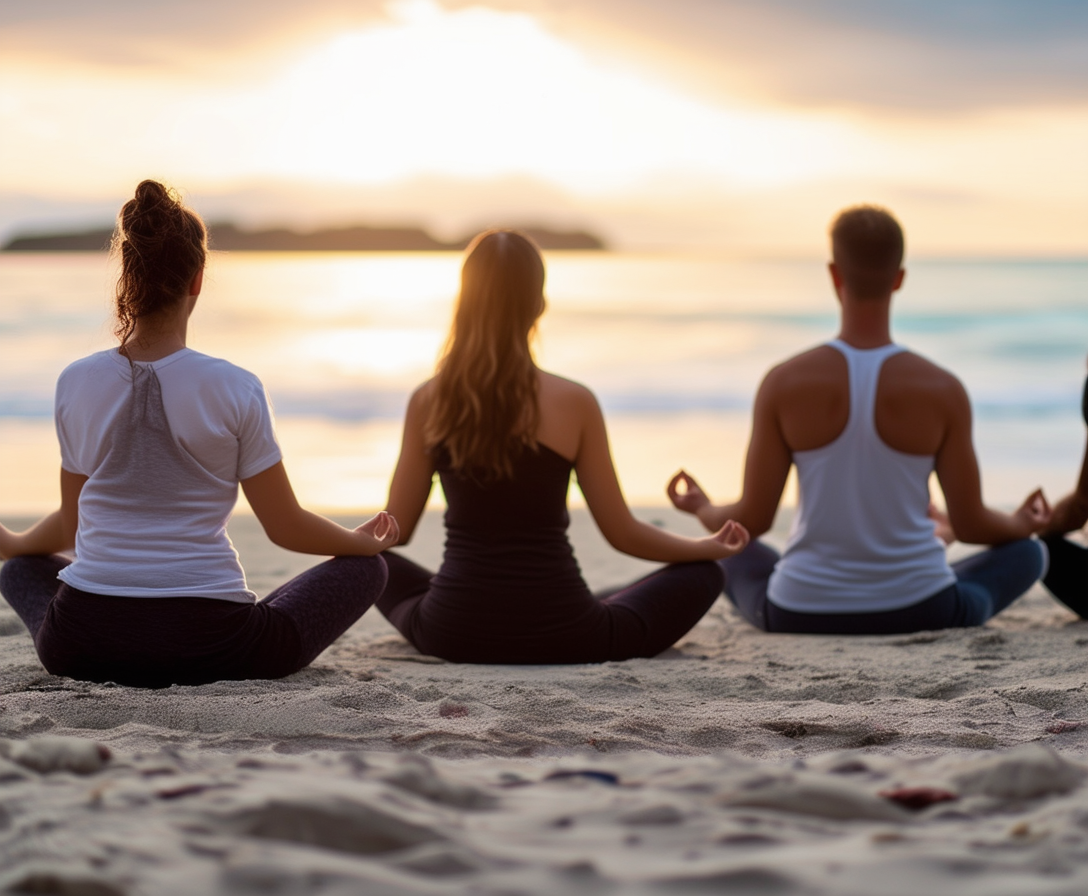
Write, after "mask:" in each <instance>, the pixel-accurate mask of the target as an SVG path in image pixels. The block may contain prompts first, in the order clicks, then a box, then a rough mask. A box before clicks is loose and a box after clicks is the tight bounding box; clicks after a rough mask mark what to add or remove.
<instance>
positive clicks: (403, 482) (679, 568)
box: [378, 230, 748, 663]
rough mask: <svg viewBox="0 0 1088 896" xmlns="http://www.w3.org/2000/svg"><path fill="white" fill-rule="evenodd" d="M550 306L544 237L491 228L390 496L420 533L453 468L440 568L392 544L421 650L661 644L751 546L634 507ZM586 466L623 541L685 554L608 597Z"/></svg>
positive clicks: (397, 604) (417, 405)
mask: <svg viewBox="0 0 1088 896" xmlns="http://www.w3.org/2000/svg"><path fill="white" fill-rule="evenodd" d="M543 311H544V263H543V261H542V260H541V257H540V253H539V252H538V251H537V249H536V247H535V246H534V245H533V244H532V243H531V242H530V241H529V240H528V239H527V238H526V237H525V236H523V235H521V234H520V233H517V232H515V231H508V230H492V231H488V232H485V233H482V234H480V235H479V236H478V237H476V239H475V240H474V241H473V242H472V244H471V245H470V246H469V248H468V251H467V255H466V257H465V262H464V267H463V270H462V274H461V292H460V296H459V298H458V301H457V307H456V311H455V315H454V321H453V327H452V330H451V332H450V335H449V339H448V341H447V344H446V348H445V352H444V354H443V356H442V359H441V361H440V362H439V365H438V371H437V373H436V375H435V376H434V378H433V379H431V380H429V381H427V382H426V383H424V384H423V385H422V386H420V387H419V388H418V389H417V390H416V391H415V393H414V394H413V395H412V398H411V400H410V401H409V404H408V412H407V415H406V417H405V422H404V437H403V442H402V445H401V453H400V459H399V460H398V462H397V467H396V471H395V472H394V474H393V480H392V483H391V485H390V489H389V503H388V506H387V510H388V511H389V512H390V513H391V514H392V515H393V516H395V517H396V518H397V520H398V522H399V523H400V526H401V536H402V543H406V542H407V541H408V539H409V538H410V537H411V535H412V531H413V530H414V528H415V526H416V523H417V522H418V521H419V517H420V515H421V514H422V513H423V509H424V507H425V505H426V503H427V497H428V495H429V494H430V491H431V485H432V480H433V478H434V474H435V473H436V472H437V473H438V476H439V477H440V479H441V482H442V489H443V492H444V493H445V496H446V502H447V505H448V509H447V511H446V532H447V537H446V550H445V557H444V559H443V562H442V566H441V568H440V569H439V570H438V572H437V573H436V574H435V573H431V572H430V571H428V570H426V569H424V568H422V567H420V566H418V565H417V564H415V563H413V562H411V561H410V560H407V559H406V558H404V557H401V556H399V555H396V554H392V553H390V554H387V555H386V562H387V564H388V567H389V584H388V585H387V587H386V590H385V593H384V594H383V595H382V597H381V599H380V600H379V601H378V608H379V609H380V610H381V611H382V613H384V614H385V616H386V617H387V618H388V619H389V621H390V622H392V623H393V625H394V626H396V628H397V629H398V630H399V631H400V632H401V634H403V635H404V637H405V638H407V639H408V640H409V641H410V642H411V643H412V644H413V645H415V646H416V647H417V648H418V649H419V650H421V651H422V652H424V653H428V654H433V655H436V656H440V657H443V658H445V659H448V660H453V661H458V662H476V663H591V662H604V661H606V660H622V659H628V658H631V657H646V656H654V655H655V654H658V653H660V652H661V651H663V650H665V649H666V648H668V647H669V646H670V645H672V644H674V643H675V642H676V641H677V640H678V639H679V638H680V637H682V636H683V635H684V634H685V633H686V632H687V631H688V630H689V629H690V628H691V627H692V626H693V625H695V623H696V622H698V621H699V619H700V618H702V616H703V614H704V613H706V611H707V610H708V609H709V608H710V606H711V604H713V603H714V600H715V599H716V598H717V596H718V594H719V593H720V592H721V589H722V575H721V571H720V570H719V568H718V566H717V565H716V564H715V563H713V562H712V561H713V560H716V559H719V558H722V557H727V556H731V555H732V554H735V553H737V552H738V551H740V550H741V549H743V548H744V546H745V545H746V544H747V543H748V533H747V532H746V531H745V530H744V528H743V527H742V526H740V525H739V524H737V523H734V522H727V523H726V524H725V525H724V526H722V528H721V529H720V530H719V531H718V532H717V533H715V534H714V535H712V536H708V537H705V538H685V537H683V536H679V535H674V534H671V533H668V532H665V531H663V530H661V529H658V528H656V527H654V526H650V525H647V524H645V523H642V522H639V521H638V520H636V519H635V518H634V517H633V516H632V515H631V512H630V510H628V507H627V504H626V502H625V501H624V498H623V493H622V492H621V491H620V486H619V482H618V481H617V479H616V471H615V469H614V468H613V465H612V457H611V454H610V452H609V447H608V436H607V434H606V432H605V425H604V419H603V417H602V415H601V410H600V407H599V406H598V404H597V401H596V399H595V398H594V397H593V394H592V393H591V392H590V391H589V390H588V389H586V388H585V387H584V386H581V385H579V384H577V383H574V382H571V381H570V380H566V379H563V378H561V377H558V376H556V375H554V374H551V373H546V372H545V371H543V370H541V369H540V368H539V367H537V366H536V364H535V362H534V360H533V355H532V351H531V342H532V337H533V335H534V331H535V328H536V323H537V320H538V319H539V317H540V315H541V314H542V313H543ZM572 470H573V471H574V472H575V474H576V475H577V477H578V484H579V486H580V488H581V490H582V493H583V494H584V495H585V498H586V503H587V504H588V505H589V510H590V512H591V513H592V515H593V518H594V520H595V521H596V523H597V525H598V527H599V528H600V530H601V532H602V534H603V535H604V537H605V538H606V539H607V540H608V542H609V543H610V544H611V545H612V546H613V547H614V548H616V549H617V550H620V551H623V552H624V553H627V554H631V555H633V556H635V557H641V558H643V559H646V560H655V561H661V562H666V563H670V564H674V565H671V566H667V567H665V568H663V569H661V570H659V571H657V572H655V573H653V574H651V575H649V576H647V577H646V578H644V579H642V580H640V581H638V582H636V583H634V584H633V585H631V586H629V587H627V588H624V589H622V590H619V591H616V592H614V593H611V594H609V595H608V596H606V597H601V598H596V597H594V596H593V594H591V593H590V591H589V589H588V587H587V586H586V584H585V582H584V581H583V579H582V576H581V572H580V571H579V569H578V565H577V563H576V561H575V559H574V555H573V552H572V550H571V546H570V543H569V541H568V540H567V535H566V528H567V525H568V523H569V516H568V513H567V507H566V497H567V487H568V484H569V480H570V474H571V471H572ZM700 561H701V562H700Z"/></svg>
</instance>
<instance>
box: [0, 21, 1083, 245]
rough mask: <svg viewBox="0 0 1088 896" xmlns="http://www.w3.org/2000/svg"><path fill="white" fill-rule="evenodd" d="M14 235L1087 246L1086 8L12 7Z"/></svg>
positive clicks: (8, 187) (1, 48) (5, 225)
mask: <svg viewBox="0 0 1088 896" xmlns="http://www.w3.org/2000/svg"><path fill="white" fill-rule="evenodd" d="M0 135H2V136H0V238H3V237H4V236H6V235H10V234H11V233H12V232H15V231H20V230H21V231H26V230H47V229H50V228H53V227H56V226H60V225H65V226H67V225H92V224H103V223H106V222H108V221H109V220H110V219H111V218H112V215H113V213H114V212H115V210H116V208H117V207H118V206H119V204H120V203H121V202H122V201H123V200H124V199H125V198H126V197H127V196H128V195H130V194H131V190H132V187H133V186H134V185H135V183H136V182H137V181H139V180H140V179H142V178H143V177H157V178H160V179H163V180H166V181H168V182H170V183H172V184H174V185H176V186H178V187H180V188H182V190H183V191H184V192H185V193H186V194H187V195H188V196H189V197H190V200H191V202H192V203H193V204H194V205H195V206H196V207H197V209H198V210H199V211H201V212H202V213H204V215H205V216H206V217H208V218H210V219H213V220H215V219H226V218H231V219H234V220H237V221H239V222H241V223H243V224H248V225H251V226H259V225H270V224H276V225H280V224H288V225H292V226H298V227H314V226H320V225H330V224H343V223H349V222H350V223H356V222H359V223H372V224H383V223H387V224H397V225H400V224H421V225H424V226H427V227H429V228H430V229H432V230H433V231H434V232H435V233H436V234H437V235H440V236H447V237H448V236H460V235H462V234H463V233H464V232H466V231H469V230H473V229H476V228H478V227H481V226H488V225H492V224H545V225H550V226H558V227H585V228H588V229H591V230H594V231H596V232H598V233H600V234H601V235H602V236H604V237H605V238H606V240H607V241H608V242H609V243H610V244H611V245H613V246H616V247H618V248H626V249H636V250H637V249H673V250H684V249H695V250H708V249H709V250H714V251H720V252H732V253H736V254H763V255H768V254H769V255H774V254H783V255H792V254H803V255H808V254H813V253H817V252H822V251H824V244H825V241H826V227H827V222H828V220H829V219H830V218H831V217H832V216H833V214H834V212H835V211H836V210H837V209H838V208H841V207H843V206H845V205H850V204H854V203H857V202H877V203H880V204H884V205H887V206H888V207H890V208H892V210H893V211H895V212H896V213H897V215H898V216H899V217H900V218H901V220H903V222H904V224H905V226H906V228H907V231H908V240H909V244H910V246H911V247H912V249H913V250H914V251H917V252H921V253H923V254H929V255H963V254H970V255H995V256H1033V255H1048V256H1055V255H1056V256H1068V255H1076V256H1084V255H1088V3H1084V2H1083V0H670V2H669V3H667V4H664V3H660V2H658V0H478V2H471V0H469V2H463V0H383V2H378V0H307V2H306V3H299V2H297V0H260V2H258V0H159V2H155V3H148V2H147V0H95V2H86V0H20V2H16V0H0Z"/></svg>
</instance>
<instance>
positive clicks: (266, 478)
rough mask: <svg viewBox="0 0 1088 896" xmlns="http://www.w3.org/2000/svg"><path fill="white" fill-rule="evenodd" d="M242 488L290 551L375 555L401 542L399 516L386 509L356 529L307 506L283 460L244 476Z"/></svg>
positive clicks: (272, 537) (269, 531)
mask: <svg viewBox="0 0 1088 896" xmlns="http://www.w3.org/2000/svg"><path fill="white" fill-rule="evenodd" d="M242 490H243V491H244V492H245V494H246V499H247V500H248V501H249V505H250V507H252V508H253V512H254V513H255V514H256V515H257V519H258V520H260V521H261V526H263V527H264V531H265V533H266V534H267V535H268V537H269V539H270V540H271V541H272V542H273V543H274V544H277V545H279V546H280V547H281V548H286V549H287V550H289V551H298V552H299V553H301V554H326V555H330V556H341V557H348V556H367V557H368V556H373V555H374V554H377V553H378V552H379V551H383V550H385V549H386V548H387V547H391V546H392V545H394V544H396V543H397V538H398V537H399V533H398V531H397V522H396V520H395V519H394V518H393V517H391V516H390V515H389V514H387V513H386V512H385V511H382V512H381V513H379V514H378V515H377V516H375V517H373V518H371V519H369V520H367V522H365V523H363V525H361V526H359V527H358V528H356V529H346V528H344V527H343V526H341V525H340V524H339V523H335V522H333V521H332V520H330V519H328V518H327V517H323V516H321V515H320V514H317V513H311V512H310V511H309V510H304V509H303V508H302V507H301V506H300V505H299V503H298V499H297V498H296V497H295V492H294V489H292V488H291V482H290V480H289V479H288V478H287V470H285V469H284V466H283V462H282V461H280V462H279V463H276V464H273V465H272V466H271V467H269V468H268V469H267V470H265V471H264V472H262V473H258V474H257V475H256V476H250V477H249V478H248V479H243V480H242Z"/></svg>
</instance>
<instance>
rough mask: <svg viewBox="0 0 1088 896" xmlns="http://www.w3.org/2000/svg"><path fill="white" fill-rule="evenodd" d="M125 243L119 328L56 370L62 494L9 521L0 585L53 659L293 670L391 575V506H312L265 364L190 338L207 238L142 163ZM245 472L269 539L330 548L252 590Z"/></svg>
mask: <svg viewBox="0 0 1088 896" xmlns="http://www.w3.org/2000/svg"><path fill="white" fill-rule="evenodd" d="M114 248H115V250H116V252H117V253H118V255H119V256H120V267H121V271H120V277H119V279H118V283H117V293H116V311H117V319H118V325H117V331H116V332H117V336H118V341H119V345H118V347H116V348H112V349H109V350H107V351H102V352H98V353H97V354H94V355H91V356H89V357H87V358H83V359H82V360H80V361H76V362H75V363H73V364H71V365H69V367H68V368H66V369H65V371H64V372H63V373H62V374H61V376H60V379H59V380H58V383H57V392H56V408H55V416H56V425H57V434H58V438H59V440H60V448H61V473H60V481H61V506H60V509H59V510H58V511H55V512H54V513H52V514H50V515H49V516H47V517H45V518H44V519H43V520H41V521H40V522H39V523H37V524H36V525H35V526H33V527H32V528H31V529H29V530H27V531H26V532H23V533H18V534H16V533H13V532H11V531H9V530H8V529H6V528H4V527H3V526H0V559H4V560H5V561H6V562H5V563H4V566H3V569H2V570H0V591H2V592H3V595H4V597H5V598H6V599H7V601H8V603H9V604H11V606H12V607H13V608H14V610H15V611H16V612H17V613H18V614H19V616H20V617H21V618H22V620H23V622H25V623H26V626H27V628H28V629H29V630H30V633H31V635H32V636H33V638H34V644H35V647H36V648H37V650H38V656H39V657H40V659H41V661H42V664H43V665H44V666H45V668H46V669H47V670H48V671H50V672H52V673H53V674H55V675H66V676H69V677H71V678H78V679H83V680H88V681H115V682H118V683H121V684H130V685H137V686H145V687H162V686H166V685H170V684H200V683H203V682H208V681H215V680H219V679H245V678H279V677H281V676H284V675H289V674H291V673H292V672H296V671H298V670H299V669H301V668H303V667H304V666H306V665H307V664H308V663H310V662H311V661H312V660H313V659H314V658H315V657H317V655H318V654H319V653H320V652H321V651H322V650H324V649H325V648H326V647H327V646H328V645H329V644H330V643H331V642H332V641H333V640H334V639H335V638H337V637H338V636H339V635H340V634H341V633H342V632H343V631H344V630H345V629H347V627H348V626H350V625H351V624H352V623H353V622H355V620H356V619H358V618H359V617H360V616H361V615H362V614H363V612H364V611H365V610H366V609H367V608H368V607H369V606H370V605H371V604H372V603H373V602H374V600H375V599H376V598H377V597H378V595H379V594H380V593H381V591H382V588H383V587H384V585H385V579H386V571H385V563H384V561H383V560H382V558H380V557H377V556H375V555H376V554H378V553H379V552H380V551H382V550H383V549H384V548H386V547H388V546H389V545H391V544H394V543H396V540H397V526H396V522H395V521H394V520H393V519H392V518H391V517H390V516H389V515H388V514H386V513H384V512H383V513H380V514H378V515H377V516H376V517H374V518H373V519H371V520H369V521H368V522H366V523H364V524H363V525H361V526H360V527H359V528H357V529H354V530H352V529H345V528H344V527H342V526H340V525H338V524H337V523H334V522H333V521H331V520H328V519H326V518H325V517H322V516H318V515H317V514H313V513H310V512H309V511H306V510H303V509H302V508H301V507H300V506H299V504H298V501H297V500H296V499H295V496H294V493H293V491H292V489H291V485H290V482H289V480H288V478H287V473H286V472H285V470H284V466H283V461H282V459H281V454H280V449H279V445H278V444H277V442H276V437H275V433H274V431H273V424H272V413H271V410H270V408H269V405H268V399H267V396H266V394H265V391H264V387H263V386H262V385H261V383H260V381H259V380H258V379H257V378H256V377H255V376H254V375H253V374H251V373H248V372H247V371H245V370H242V369H241V368H239V367H235V366H234V365H233V364H230V363H228V362H227V361H223V360H220V359H218V358H211V357H209V356H207V355H203V354H199V353H198V352H195V351H193V350H192V349H190V348H188V347H186V332H187V325H188V321H189V316H190V315H191V314H192V312H193V308H194V307H195V305H196V300H197V296H198V295H199V294H200V290H201V286H202V284H203V278H204V263H205V256H206V250H207V236H206V233H205V228H204V224H203V222H202V221H201V220H200V218H199V217H198V216H197V215H196V213H195V212H193V211H191V210H190V209H188V208H186V207H185V206H184V205H183V204H182V203H181V201H180V199H179V198H178V196H177V195H176V194H175V193H174V192H173V191H171V190H168V189H166V188H165V187H164V186H163V185H162V184H160V183H157V182H156V181H150V180H145V181H143V182H142V183H141V184H140V185H139V186H138V187H137V188H136V195H135V197H134V198H133V199H131V200H129V201H128V202H127V203H125V205H124V207H123V208H122V210H121V214H120V217H119V220H118V228H117V232H116V236H115V243H114ZM239 484H241V486H242V489H243V491H244V492H245V495H246V498H247V499H248V501H249V503H250V506H251V507H252V508H253V511H254V513H255V514H256V515H257V518H258V519H259V520H260V522H261V524H262V526H263V527H264V529H265V532H266V533H267V534H268V536H269V538H270V539H271V540H272V541H273V542H275V543H276V544H278V545H280V546H281V547H284V548H287V549H289V550H294V551H300V552H303V553H311V554H325V555H335V559H332V560H329V561H327V562H325V563H322V564H320V565H318V566H316V567H314V568H313V569H310V570H308V571H306V572H304V573H302V574H301V575H300V576H298V577H296V578H295V579H293V580H292V581H290V582H288V583H287V584H286V585H283V586H282V587H280V588H278V589H276V590H275V591H274V592H273V593H272V594H270V595H269V596H268V597H267V598H265V599H264V600H261V601H257V599H256V595H255V594H254V593H253V592H252V591H250V590H249V589H248V588H247V587H246V580H245V574H244V573H243V571H242V567H241V565H240V564H239V562H238V555H237V553H236V552H235V550H234V548H233V546H232V545H231V543H230V539H229V538H228V537H227V531H226V525H227V519H228V517H229V516H230V514H231V511H232V510H233V508H234V504H235V502H236V500H237V497H238V486H239ZM73 547H74V549H75V559H74V560H73V561H71V562H69V560H68V559H67V558H66V557H63V556H59V555H60V554H61V553H62V552H66V551H70V550H71V549H72V548H73ZM9 558H10V559H9ZM58 579H59V580H60V581H59V584H58Z"/></svg>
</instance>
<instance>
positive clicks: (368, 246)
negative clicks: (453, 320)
mask: <svg viewBox="0 0 1088 896" xmlns="http://www.w3.org/2000/svg"><path fill="white" fill-rule="evenodd" d="M518 229H519V230H521V232H522V233H524V234H526V235H528V236H529V237H530V238H531V239H532V240H533V241H534V242H536V244H537V245H538V246H539V247H540V248H541V249H579V250H604V249H607V248H608V247H607V245H605V242H604V240H602V239H601V238H600V237H599V236H597V235H595V234H592V233H589V232H587V231H584V230H551V229H549V228H547V227H521V228H518ZM473 235H475V234H472V235H470V236H467V237H464V238H463V239H459V240H454V241H452V242H445V241H443V240H439V239H436V238H435V237H433V236H431V234H430V233H428V232H427V231H426V230H424V229H423V228H421V227H368V226H365V225H354V226H350V227H326V228H321V229H319V230H312V231H307V232H300V231H296V230H291V229H289V228H286V227H277V228H272V229H268V230H243V229H242V228H240V227H238V226H237V225H235V224H233V223H231V222H229V221H221V222H214V223H211V224H209V225H208V244H209V247H210V248H211V249H214V250H219V251H224V252H449V251H456V250H460V249H464V248H465V246H467V245H468V243H469V241H470V240H471V239H472V236H473ZM112 239H113V228H112V227H97V228H93V229H90V230H78V231H56V232H51V233H40V232H39V233H17V234H15V235H14V236H13V237H11V239H9V240H8V241H7V242H6V243H4V245H3V246H0V252H97V251H102V250H105V249H108V248H109V245H110V241H111V240H112Z"/></svg>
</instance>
